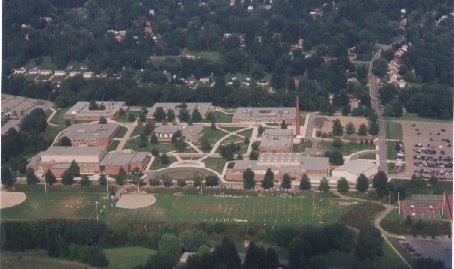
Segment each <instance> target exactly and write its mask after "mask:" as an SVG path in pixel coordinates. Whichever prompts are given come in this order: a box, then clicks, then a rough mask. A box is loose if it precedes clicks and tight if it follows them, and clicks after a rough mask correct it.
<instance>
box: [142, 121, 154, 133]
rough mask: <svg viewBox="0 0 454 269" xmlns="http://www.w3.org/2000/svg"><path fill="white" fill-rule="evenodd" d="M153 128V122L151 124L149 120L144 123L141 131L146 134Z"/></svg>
mask: <svg viewBox="0 0 454 269" xmlns="http://www.w3.org/2000/svg"><path fill="white" fill-rule="evenodd" d="M153 130H154V123H153V124H152V123H151V122H147V124H145V127H144V128H143V132H144V133H145V134H146V135H150V134H151V133H152V132H153Z"/></svg>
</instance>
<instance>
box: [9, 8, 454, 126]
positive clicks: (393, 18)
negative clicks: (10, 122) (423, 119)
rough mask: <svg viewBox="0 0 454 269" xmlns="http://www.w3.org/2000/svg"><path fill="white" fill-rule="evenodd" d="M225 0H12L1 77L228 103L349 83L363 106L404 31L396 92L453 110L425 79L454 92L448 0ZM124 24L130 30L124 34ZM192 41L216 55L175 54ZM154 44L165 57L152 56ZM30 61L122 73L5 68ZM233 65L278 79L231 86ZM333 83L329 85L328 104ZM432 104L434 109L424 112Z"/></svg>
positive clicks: (20, 90)
mask: <svg viewBox="0 0 454 269" xmlns="http://www.w3.org/2000/svg"><path fill="white" fill-rule="evenodd" d="M229 3H230V1H227V0H226V1H214V0H213V1H206V2H198V1H164V0H154V1H145V2H141V1H138V0H122V1H119V0H112V1H99V0H88V1H85V0H67V1H52V0H39V1H31V0H14V1H7V2H5V4H4V9H3V29H4V33H5V36H8V38H6V39H4V40H3V52H2V53H3V81H4V82H3V85H2V88H3V89H4V91H5V92H8V93H13V94H20V95H25V96H33V97H41V98H46V99H47V98H50V99H51V100H55V101H56V102H57V104H58V105H59V106H63V107H67V106H69V105H71V104H73V103H74V102H75V101H76V100H90V99H91V98H97V99H100V100H107V99H114V100H120V99H121V100H126V101H127V102H128V104H134V105H151V104H153V103H154V102H156V101H170V100H172V101H193V100H200V101H212V102H213V103H215V104H217V105H224V106H244V105H246V106H259V105H263V106H265V105H277V104H280V105H289V104H291V103H292V101H291V100H293V97H294V96H295V95H299V96H300V97H301V98H300V100H302V103H301V109H302V110H322V111H328V112H330V111H331V112H332V111H335V110H338V109H341V108H344V107H346V106H347V105H348V98H347V95H355V96H357V97H358V98H359V99H360V100H361V104H362V105H363V106H366V107H367V106H368V105H369V103H370V102H369V100H368V91H367V87H366V84H367V65H366V64H367V60H370V59H371V57H372V54H373V53H374V52H375V51H377V50H378V49H379V47H380V45H379V44H394V45H395V46H398V45H399V44H400V43H409V44H411V45H410V47H409V52H408V53H407V54H406V55H405V56H404V59H403V64H402V68H401V73H402V75H404V76H405V78H406V79H407V80H408V81H409V82H414V85H412V87H409V88H408V89H407V90H406V92H407V93H402V94H401V95H399V99H400V100H401V102H404V101H405V100H407V99H405V97H406V96H407V95H408V94H410V95H413V94H416V95H418V98H417V99H415V100H413V101H411V102H410V101H408V102H409V104H404V105H405V106H406V107H407V109H408V110H409V111H411V112H415V113H418V114H421V116H428V117H440V116H442V117H443V118H450V117H452V104H450V103H449V104H443V107H442V108H440V109H438V110H437V109H436V106H437V104H435V106H434V104H433V102H424V101H425V100H427V97H428V96H429V95H433V91H426V90H425V88H426V87H430V88H431V89H432V88H433V89H435V88H436V89H439V90H435V91H436V92H437V93H441V94H443V95H442V96H443V99H446V100H448V99H449V100H450V99H452V98H450V97H452V65H453V64H452V50H451V45H452V43H453V30H452V24H453V17H452V16H451V15H449V16H447V18H445V19H443V20H441V19H440V18H441V17H442V16H443V15H448V14H450V12H452V11H453V6H452V4H451V3H448V2H446V1H430V3H426V1H422V0H420V1H399V2H396V1H391V0H385V1H365V0H356V1H333V2H327V3H325V1H320V0H311V1H298V0H275V1H273V2H272V4H270V3H269V1H262V0H257V1H252V2H249V1H244V3H243V4H241V1H236V3H235V4H234V5H233V6H230V5H229ZM402 9H405V10H406V19H407V22H408V23H407V26H406V27H401V26H400V20H401V18H402V17H401V16H402V14H401V10H402ZM429 11H430V12H429ZM359 14H360V15H359ZM439 20H441V21H440V22H439ZM111 30H112V31H113V32H112V31H111ZM115 31H117V32H115ZM118 31H125V32H124V33H123V34H120V35H119V34H118ZM300 41H301V44H300V43H299V42H300ZM298 44H299V46H297V45H298ZM353 47H355V50H356V53H357V58H356V60H349V58H348V57H347V51H348V49H349V48H353ZM187 51H189V52H196V53H197V52H210V53H211V54H212V56H210V57H200V58H198V57H195V58H184V57H180V55H181V54H184V53H185V52H187ZM150 56H166V57H163V58H162V59H160V60H159V61H156V60H150ZM167 56H169V57H167ZM170 56H172V57H170ZM365 61H366V62H365ZM30 63H33V64H34V65H37V66H40V64H42V63H47V64H48V65H49V63H50V65H51V66H52V67H53V68H55V69H65V68H66V67H67V66H69V65H85V66H88V68H89V69H90V70H91V71H94V72H95V73H100V72H104V73H106V74H118V73H120V74H121V79H120V81H90V82H85V81H83V80H80V81H78V80H77V79H75V80H74V81H71V82H67V83H64V85H62V86H63V87H60V88H56V86H55V85H53V84H50V83H49V84H44V85H33V84H32V85H30V83H27V82H25V81H23V80H21V79H15V78H8V77H7V75H9V74H10V72H11V70H12V69H13V68H19V67H21V66H24V65H26V64H30ZM230 74H244V75H245V76H250V77H251V78H252V79H254V80H256V81H259V80H262V79H267V80H269V81H270V85H271V86H272V87H273V89H274V90H273V91H267V90H264V89H262V88H259V87H255V86H251V87H244V85H241V84H239V85H236V84H233V85H229V86H226V82H227V81H226V79H227V77H228V76H229V75H230ZM191 76H193V77H195V78H197V79H198V78H201V77H212V79H213V80H214V81H215V82H216V83H215V85H214V87H208V85H207V86H205V87H198V88H197V89H196V90H193V89H191V88H188V87H187V86H186V85H184V84H182V83H181V80H180V78H188V77H191ZM352 77H355V78H357V79H358V81H359V83H357V84H355V85H351V84H348V85H347V78H352ZM295 79H297V80H298V83H295ZM36 88H38V89H37V90H38V91H37V90H36ZM330 94H333V95H334V101H333V104H332V105H330V103H329V98H328V96H329V95H330ZM421 96H422V98H421ZM182 97H184V99H185V100H181V98H182ZM257 97H258V98H257ZM420 100H422V102H423V104H421V102H420ZM420 107H423V108H424V109H421V108H420ZM362 108H364V107H362ZM432 109H433V110H434V111H436V112H429V113H428V112H427V111H428V110H432ZM439 110H441V111H439ZM446 111H448V113H446ZM360 114H361V113H360ZM442 114H443V115H442Z"/></svg>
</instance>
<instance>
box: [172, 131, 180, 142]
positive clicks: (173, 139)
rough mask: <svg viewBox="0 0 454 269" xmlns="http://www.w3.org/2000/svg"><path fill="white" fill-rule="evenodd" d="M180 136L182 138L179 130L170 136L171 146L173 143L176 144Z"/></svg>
mask: <svg viewBox="0 0 454 269" xmlns="http://www.w3.org/2000/svg"><path fill="white" fill-rule="evenodd" d="M181 136H182V133H181V130H177V131H176V132H175V133H174V134H173V135H172V138H171V139H170V142H172V143H173V144H175V142H177V140H178V138H180V137H181Z"/></svg>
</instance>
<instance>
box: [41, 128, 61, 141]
mask: <svg viewBox="0 0 454 269" xmlns="http://www.w3.org/2000/svg"><path fill="white" fill-rule="evenodd" d="M63 129H64V127H60V126H52V125H47V127H46V130H45V131H44V132H45V133H46V134H47V135H48V136H49V137H52V139H55V137H56V136H57V135H58V134H59V133H60V132H61V131H63Z"/></svg>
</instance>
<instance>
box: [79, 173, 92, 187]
mask: <svg viewBox="0 0 454 269" xmlns="http://www.w3.org/2000/svg"><path fill="white" fill-rule="evenodd" d="M90 183H91V182H90V179H88V176H87V175H82V177H81V179H80V185H82V186H90Z"/></svg>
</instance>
